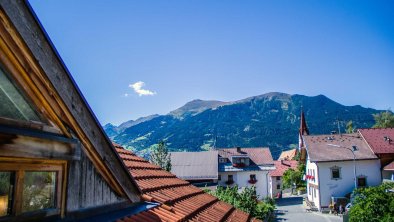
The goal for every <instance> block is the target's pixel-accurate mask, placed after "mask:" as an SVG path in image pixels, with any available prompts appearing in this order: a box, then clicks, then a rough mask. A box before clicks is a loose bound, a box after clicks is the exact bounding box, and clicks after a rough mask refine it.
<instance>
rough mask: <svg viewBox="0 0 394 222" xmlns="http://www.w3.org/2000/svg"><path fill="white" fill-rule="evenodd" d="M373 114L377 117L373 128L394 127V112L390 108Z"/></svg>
mask: <svg viewBox="0 0 394 222" xmlns="http://www.w3.org/2000/svg"><path fill="white" fill-rule="evenodd" d="M372 115H373V118H374V119H375V125H373V126H372V127H373V128H389V127H394V114H393V113H392V112H391V111H390V110H387V111H386V112H381V113H378V114H372Z"/></svg>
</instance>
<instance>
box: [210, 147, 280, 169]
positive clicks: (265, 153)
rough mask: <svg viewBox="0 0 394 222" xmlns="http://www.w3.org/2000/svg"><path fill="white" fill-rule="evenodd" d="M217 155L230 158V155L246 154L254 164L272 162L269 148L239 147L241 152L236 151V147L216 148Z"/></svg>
mask: <svg viewBox="0 0 394 222" xmlns="http://www.w3.org/2000/svg"><path fill="white" fill-rule="evenodd" d="M218 151H219V156H221V157H224V158H230V157H231V156H237V155H247V156H248V157H249V158H250V159H251V160H252V161H253V162H254V163H255V164H256V165H265V164H273V163H274V160H273V159H272V155H271V152H270V150H269V148H263V147H256V148H241V150H240V151H241V152H237V148H225V149H218Z"/></svg>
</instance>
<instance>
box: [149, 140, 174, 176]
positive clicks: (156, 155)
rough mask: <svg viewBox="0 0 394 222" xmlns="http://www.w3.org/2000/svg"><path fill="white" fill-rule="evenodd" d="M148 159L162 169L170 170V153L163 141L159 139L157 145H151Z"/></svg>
mask: <svg viewBox="0 0 394 222" xmlns="http://www.w3.org/2000/svg"><path fill="white" fill-rule="evenodd" d="M149 161H150V162H151V163H153V164H156V165H158V166H160V167H161V168H162V169H164V170H167V171H171V154H170V153H168V149H167V146H166V144H165V143H164V141H160V142H159V143H158V144H157V145H154V146H153V147H152V151H151V153H150V158H149Z"/></svg>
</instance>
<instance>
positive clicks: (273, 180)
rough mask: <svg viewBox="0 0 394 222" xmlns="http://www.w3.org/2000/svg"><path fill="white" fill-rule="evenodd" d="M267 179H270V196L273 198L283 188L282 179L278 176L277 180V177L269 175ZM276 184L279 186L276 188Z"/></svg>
mask: <svg viewBox="0 0 394 222" xmlns="http://www.w3.org/2000/svg"><path fill="white" fill-rule="evenodd" d="M269 178H270V179H269V181H270V193H269V194H270V197H271V198H274V197H276V195H277V194H278V193H280V192H281V191H282V189H283V181H282V177H279V180H278V179H277V177H276V176H274V177H269ZM277 185H279V186H280V188H279V189H278V188H277Z"/></svg>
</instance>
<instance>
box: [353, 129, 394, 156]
mask: <svg viewBox="0 0 394 222" xmlns="http://www.w3.org/2000/svg"><path fill="white" fill-rule="evenodd" d="M359 132H360V133H361V135H362V137H363V138H364V139H365V141H367V143H368V144H369V146H370V147H371V149H372V151H373V152H374V153H375V154H394V128H386V129H359ZM385 137H386V138H390V140H388V139H385Z"/></svg>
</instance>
